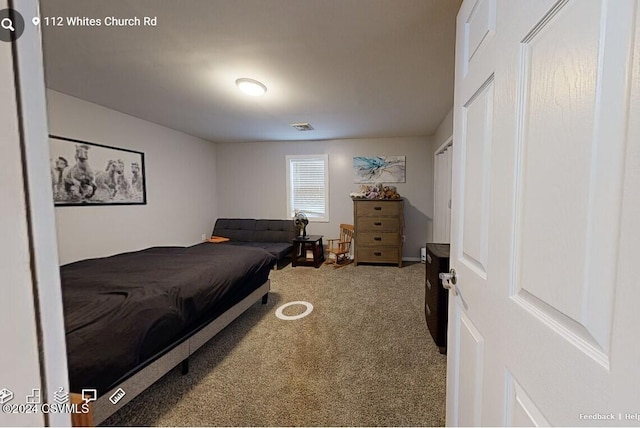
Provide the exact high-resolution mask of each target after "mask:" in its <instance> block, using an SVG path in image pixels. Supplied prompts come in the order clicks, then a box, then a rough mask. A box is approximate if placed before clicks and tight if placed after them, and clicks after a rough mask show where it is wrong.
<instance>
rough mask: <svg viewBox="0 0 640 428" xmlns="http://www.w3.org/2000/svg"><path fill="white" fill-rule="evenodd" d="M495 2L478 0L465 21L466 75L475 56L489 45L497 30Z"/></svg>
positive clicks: (492, 0) (493, 0)
mask: <svg viewBox="0 0 640 428" xmlns="http://www.w3.org/2000/svg"><path fill="white" fill-rule="evenodd" d="M495 10H496V1H495V0H477V1H476V2H475V3H474V5H473V7H472V8H471V13H469V16H468V17H467V19H466V20H465V34H464V37H465V44H464V49H465V74H466V71H467V70H468V68H469V63H470V62H471V60H472V59H473V57H474V55H475V54H476V53H477V52H478V51H480V50H481V48H482V46H483V44H484V43H485V42H486V43H488V41H489V39H490V38H491V35H492V34H493V31H494V30H495V25H496V24H495V22H496V17H495Z"/></svg>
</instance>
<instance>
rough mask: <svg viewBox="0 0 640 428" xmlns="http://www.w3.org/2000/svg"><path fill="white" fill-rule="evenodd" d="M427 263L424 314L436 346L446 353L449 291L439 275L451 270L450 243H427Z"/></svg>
mask: <svg viewBox="0 0 640 428" xmlns="http://www.w3.org/2000/svg"><path fill="white" fill-rule="evenodd" d="M426 264H427V278H426V283H425V293H424V295H425V298H424V314H425V318H426V320H427V327H428V328H429V332H430V333H431V336H432V337H433V340H434V341H435V342H436V346H438V348H440V353H442V354H446V353H447V317H448V305H449V293H448V292H447V290H446V289H445V288H444V287H443V286H442V283H441V282H440V279H439V277H438V275H439V274H440V273H441V272H449V244H427V261H426Z"/></svg>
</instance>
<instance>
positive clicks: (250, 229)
mask: <svg viewBox="0 0 640 428" xmlns="http://www.w3.org/2000/svg"><path fill="white" fill-rule="evenodd" d="M255 227H256V220H255V219H252V218H219V219H218V220H216V225H215V226H214V228H213V235H215V236H224V237H225V238H229V239H231V241H242V242H251V241H254V239H253V237H254V233H255V232H254V230H255Z"/></svg>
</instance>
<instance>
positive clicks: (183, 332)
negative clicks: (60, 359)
mask: <svg viewBox="0 0 640 428" xmlns="http://www.w3.org/2000/svg"><path fill="white" fill-rule="evenodd" d="M275 262H276V258H275V257H274V256H273V255H271V254H269V253H268V252H267V251H265V250H262V249H257V248H248V247H236V246H228V245H218V244H210V243H203V244H199V245H195V246H193V247H154V248H148V249H145V250H141V251H135V252H131V253H124V254H118V255H115V256H111V257H104V258H98V259H90V260H83V261H79V262H75V263H71V264H68V265H64V266H62V267H61V268H60V276H61V281H62V296H63V304H64V318H65V331H66V340H67V358H68V365H69V378H70V379H69V381H70V388H71V391H74V392H79V391H81V390H82V389H83V388H95V389H97V390H98V392H99V394H102V393H103V392H106V391H108V390H109V389H111V388H113V387H115V386H117V384H118V383H120V382H121V381H123V380H124V379H126V378H127V377H128V376H130V375H132V374H133V373H135V372H136V371H137V370H139V369H140V368H142V367H144V366H145V365H146V364H148V363H149V362H150V361H152V360H153V359H154V358H155V357H157V356H158V355H160V354H162V353H163V352H165V351H166V350H168V349H170V348H171V347H172V346H173V345H175V344H177V343H179V342H180V341H181V340H182V339H183V338H185V337H187V336H188V335H189V334H190V333H192V332H194V331H196V330H197V329H198V327H199V326H201V325H203V324H205V323H207V322H209V321H210V320H212V319H214V318H215V317H217V316H218V315H220V314H221V313H223V312H224V311H226V310H227V309H229V308H230V307H231V306H233V305H234V304H235V303H237V302H239V301H240V300H242V299H243V298H244V297H246V296H247V295H249V294H250V293H251V292H252V291H253V290H255V289H256V288H258V287H259V286H260V285H262V284H263V283H264V282H266V281H267V279H268V277H269V271H270V270H271V268H272V267H273V265H274V264H275Z"/></svg>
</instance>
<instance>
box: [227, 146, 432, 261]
mask: <svg viewBox="0 0 640 428" xmlns="http://www.w3.org/2000/svg"><path fill="white" fill-rule="evenodd" d="M431 143H432V141H431V139H430V138H429V137H419V138H418V137H416V138H377V139H352V140H327V141H304V142H258V143H235V144H217V163H216V172H217V177H218V214H219V217H248V218H287V213H286V211H287V208H286V207H287V204H286V171H285V165H286V163H285V156H286V155H298V154H324V153H326V154H328V155H329V188H330V190H329V195H330V196H329V198H330V199H329V215H330V222H329V223H311V224H310V226H309V227H308V228H307V231H308V233H311V234H319V235H324V236H325V239H326V238H335V237H337V234H338V227H339V225H340V223H350V224H353V203H352V201H351V198H349V193H350V192H353V191H356V190H358V188H359V185H358V184H354V183H353V169H352V165H353V157H354V156H377V155H388V156H392V155H404V156H406V161H407V170H406V178H407V182H406V183H397V184H396V187H397V188H398V192H399V193H400V194H401V195H402V196H403V197H404V198H405V232H404V233H405V235H406V242H405V245H404V257H408V258H415V259H417V258H419V257H420V248H421V247H423V246H424V244H425V242H427V240H428V239H429V238H430V236H429V234H430V230H431V226H430V223H431V216H432V214H431V213H432V211H433V171H432V168H433V165H432V164H433V149H432V148H431V147H432V144H431Z"/></svg>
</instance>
